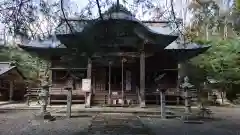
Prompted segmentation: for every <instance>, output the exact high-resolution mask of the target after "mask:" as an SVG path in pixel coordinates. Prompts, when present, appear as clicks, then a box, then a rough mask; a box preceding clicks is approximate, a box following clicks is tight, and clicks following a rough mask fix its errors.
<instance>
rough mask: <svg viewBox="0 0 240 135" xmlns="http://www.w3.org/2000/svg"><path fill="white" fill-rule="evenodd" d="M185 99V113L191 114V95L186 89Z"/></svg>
mask: <svg viewBox="0 0 240 135" xmlns="http://www.w3.org/2000/svg"><path fill="white" fill-rule="evenodd" d="M184 93H185V94H184V97H185V112H186V113H191V112H192V111H191V103H190V101H189V99H190V97H189V94H188V89H187V88H185V89H184Z"/></svg>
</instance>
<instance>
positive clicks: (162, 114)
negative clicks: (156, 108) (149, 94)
mask: <svg viewBox="0 0 240 135" xmlns="http://www.w3.org/2000/svg"><path fill="white" fill-rule="evenodd" d="M160 100H161V117H162V118H163V119H165V118H166V115H165V102H166V101H165V91H164V90H160Z"/></svg>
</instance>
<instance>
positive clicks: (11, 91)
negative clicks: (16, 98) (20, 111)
mask: <svg viewBox="0 0 240 135" xmlns="http://www.w3.org/2000/svg"><path fill="white" fill-rule="evenodd" d="M13 91H14V82H13V81H9V101H12V100H13Z"/></svg>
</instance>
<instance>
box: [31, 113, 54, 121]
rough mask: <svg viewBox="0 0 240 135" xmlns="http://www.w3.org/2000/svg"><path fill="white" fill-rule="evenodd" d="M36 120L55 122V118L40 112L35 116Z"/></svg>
mask: <svg viewBox="0 0 240 135" xmlns="http://www.w3.org/2000/svg"><path fill="white" fill-rule="evenodd" d="M35 119H36V120H55V118H54V117H53V116H52V115H51V113H50V112H47V111H46V112H40V113H37V114H35Z"/></svg>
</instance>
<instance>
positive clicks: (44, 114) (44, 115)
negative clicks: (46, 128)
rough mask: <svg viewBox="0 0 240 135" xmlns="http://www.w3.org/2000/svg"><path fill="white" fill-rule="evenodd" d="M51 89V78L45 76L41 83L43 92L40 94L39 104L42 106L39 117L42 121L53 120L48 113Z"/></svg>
mask: <svg viewBox="0 0 240 135" xmlns="http://www.w3.org/2000/svg"><path fill="white" fill-rule="evenodd" d="M50 87H51V85H50V83H49V77H48V76H43V79H42V81H41V92H40V93H39V95H38V96H39V100H40V101H39V102H40V104H41V110H40V113H39V114H38V115H36V116H37V117H38V118H41V119H52V118H53V117H52V116H51V114H50V112H48V111H47V104H48V97H49V88H50Z"/></svg>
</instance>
